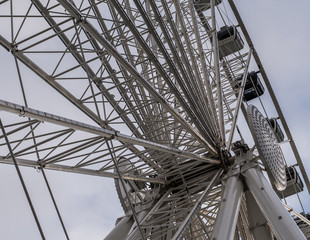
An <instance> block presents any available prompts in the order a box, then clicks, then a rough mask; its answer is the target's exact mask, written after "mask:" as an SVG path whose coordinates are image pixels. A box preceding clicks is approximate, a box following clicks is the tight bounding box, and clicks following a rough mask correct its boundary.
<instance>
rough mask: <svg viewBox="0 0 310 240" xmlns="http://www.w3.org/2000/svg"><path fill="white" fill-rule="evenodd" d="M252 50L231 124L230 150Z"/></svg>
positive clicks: (228, 146)
mask: <svg viewBox="0 0 310 240" xmlns="http://www.w3.org/2000/svg"><path fill="white" fill-rule="evenodd" d="M252 51H253V49H250V51H249V54H248V59H247V61H246V66H245V69H244V73H243V77H242V82H241V86H240V89H239V93H238V99H237V105H236V108H235V112H234V116H233V122H232V124H231V128H230V133H229V137H228V141H227V149H228V151H229V150H230V146H231V142H232V139H233V136H234V132H235V128H236V123H237V119H238V115H239V110H240V107H241V104H242V98H243V93H244V88H245V84H246V80H247V76H248V69H249V65H250V59H251V56H252Z"/></svg>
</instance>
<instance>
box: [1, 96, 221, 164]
mask: <svg viewBox="0 0 310 240" xmlns="http://www.w3.org/2000/svg"><path fill="white" fill-rule="evenodd" d="M0 110H3V111H7V112H11V113H14V114H17V115H22V116H26V117H30V118H34V119H37V120H40V121H46V122H50V123H53V124H57V125H60V126H63V127H68V128H72V129H75V130H80V131H83V132H88V133H91V134H95V135H97V136H102V137H106V138H108V139H115V140H118V141H121V142H124V143H129V144H136V145H139V146H143V147H145V148H149V149H153V150H158V151H161V152H166V153H170V154H175V155H176V156H179V157H185V158H189V159H195V160H199V161H203V162H208V163H213V164H219V163H220V162H219V160H216V159H213V158H207V157H204V156H200V155H197V154H195V153H191V152H187V151H183V150H180V149H178V148H173V147H169V146H165V145H163V144H159V143H155V142H151V141H148V140H144V139H141V138H136V137H132V136H129V135H125V134H122V133H120V132H118V131H112V130H108V129H104V128H100V127H95V126H92V125H89V124H85V123H82V122H78V121H75V120H72V119H68V118H64V117H60V116H57V115H53V114H50V113H46V112H42V111H39V110H35V109H32V108H28V107H25V106H21V105H18V104H14V103H10V102H6V101H3V100H0Z"/></svg>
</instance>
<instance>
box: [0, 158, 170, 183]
mask: <svg viewBox="0 0 310 240" xmlns="http://www.w3.org/2000/svg"><path fill="white" fill-rule="evenodd" d="M16 162H17V164H18V165H19V166H23V167H32V168H38V169H39V168H41V167H42V166H41V164H39V163H38V162H37V161H32V160H27V159H21V158H16ZM0 163H4V164H10V165H11V164H13V161H12V158H7V157H6V156H0ZM44 169H47V170H55V171H60V172H69V173H78V174H84V175H90V176H97V177H106V178H114V179H116V178H119V176H118V175H117V174H116V173H113V172H105V171H98V170H93V169H87V168H75V167H71V166H66V165H61V164H47V165H44ZM122 178H123V179H124V180H132V181H140V182H149V183H155V184H166V181H165V180H163V179H160V178H145V177H137V176H131V175H127V174H124V175H122Z"/></svg>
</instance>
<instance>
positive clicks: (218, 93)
mask: <svg viewBox="0 0 310 240" xmlns="http://www.w3.org/2000/svg"><path fill="white" fill-rule="evenodd" d="M214 1H215V0H211V1H210V3H211V18H212V49H213V55H214V69H215V81H216V96H217V109H218V115H219V127H220V133H221V145H220V147H221V148H222V149H224V147H225V124H224V113H223V96H222V84H221V76H220V64H219V62H220V57H219V49H218V41H217V32H216V22H215V21H216V20H215V4H214Z"/></svg>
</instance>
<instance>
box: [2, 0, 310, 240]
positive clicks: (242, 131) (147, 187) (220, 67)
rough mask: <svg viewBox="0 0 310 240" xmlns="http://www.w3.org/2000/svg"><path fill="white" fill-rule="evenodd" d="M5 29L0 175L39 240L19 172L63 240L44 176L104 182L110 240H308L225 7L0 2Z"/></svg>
mask: <svg viewBox="0 0 310 240" xmlns="http://www.w3.org/2000/svg"><path fill="white" fill-rule="evenodd" d="M0 21H1V27H0V30H1V32H0V45H1V55H0V57H1V61H3V62H4V61H7V62H8V63H9V64H8V69H7V73H6V70H4V73H2V77H1V84H2V86H3V88H4V89H8V90H5V91H2V93H1V96H0V110H1V112H0V119H1V121H0V126H1V131H0V162H1V163H3V164H6V165H13V166H14V167H15V170H16V171H15V172H16V173H15V174H16V176H17V178H18V179H19V181H20V183H21V186H22V189H23V191H24V193H25V196H26V199H27V202H28V203H29V207H30V210H31V213H32V215H33V218H34V220H35V222H36V226H37V230H38V234H39V236H40V238H42V239H53V237H52V236H51V237H47V236H46V234H45V229H44V228H45V227H44V226H42V224H41V220H42V219H40V216H39V215H38V213H37V209H36V206H35V204H33V201H32V193H31V192H30V191H28V188H29V182H27V181H25V179H24V178H25V177H24V174H23V169H24V168H27V167H31V168H36V169H37V170H38V171H39V172H40V174H41V173H42V175H43V179H44V182H45V183H46V185H47V187H48V191H49V194H50V197H51V199H52V201H51V202H52V204H53V206H54V207H55V209H56V212H57V216H58V218H59V221H60V224H61V227H62V229H63V231H64V235H63V238H64V239H73V238H72V237H70V231H67V229H66V222H65V221H63V218H62V214H61V211H60V210H59V207H58V206H59V205H61V202H58V201H57V198H56V197H54V195H53V190H52V189H53V188H55V187H57V186H50V185H49V181H48V176H47V175H46V173H47V172H51V171H53V170H54V171H62V172H65V173H75V174H84V175H92V176H97V177H103V178H109V179H113V181H114V184H115V188H116V192H117V195H118V198H119V200H120V204H121V206H122V208H123V211H124V213H123V215H122V216H119V218H118V219H117V220H116V224H115V227H114V228H113V229H111V231H110V233H109V234H108V235H107V236H100V237H101V238H104V239H105V240H115V239H128V240H129V239H130V240H134V239H144V240H146V239H150V240H153V239H158V240H164V239H174V240H176V239H214V240H215V239H216V240H226V239H242V240H245V239H270V240H271V239H309V238H310V220H309V218H310V215H309V214H308V212H307V209H306V207H305V206H303V204H302V200H301V198H300V197H299V194H300V193H304V194H307V195H308V196H309V192H310V183H309V179H308V177H307V172H306V169H305V167H304V165H303V162H302V160H301V157H300V155H299V153H298V150H297V147H296V144H295V142H294V139H293V137H292V134H291V132H290V129H289V126H288V124H287V122H286V120H285V117H284V115H283V112H282V110H281V108H280V105H279V103H278V101H277V98H276V96H275V94H274V91H273V89H272V86H271V84H270V82H272V80H269V78H268V76H267V73H266V71H265V68H264V66H263V63H262V62H261V60H260V58H259V55H258V53H257V51H256V49H255V46H254V44H253V42H252V40H251V38H250V35H249V33H248V31H247V29H246V25H245V23H244V22H243V20H242V18H241V16H240V14H239V12H238V9H237V8H236V6H235V4H234V2H233V0H223V1H222V0H216V1H215V0H177V1H176V0H146V1H144V0H29V1H21V2H18V1H13V0H4V1H0ZM3 26H5V27H3ZM7 74H8V75H7ZM9 74H11V75H9ZM6 76H10V77H13V78H14V84H13V83H11V82H10V83H6V82H7V81H10V80H11V79H3V78H6ZM11 81H12V82H13V79H12V80H11ZM6 84H7V85H8V86H9V87H7V88H6ZM29 86H31V87H29ZM59 99H62V100H61V101H60V100H59ZM80 116H81V117H80ZM283 148H285V149H286V150H285V151H282V150H283ZM287 149H288V151H290V152H291V154H292V156H293V160H291V159H290V161H287V159H286V151H287ZM8 186H10V184H9V183H8ZM107 197H109V196H107ZM287 198H290V199H291V198H296V199H297V200H296V202H298V204H300V205H301V209H302V211H299V210H296V209H295V208H294V206H290V205H289V204H287V201H286V199H287ZM64 219H65V218H64ZM111 221H115V220H111ZM37 230H35V229H34V231H37ZM0 236H1V233H0Z"/></svg>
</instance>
